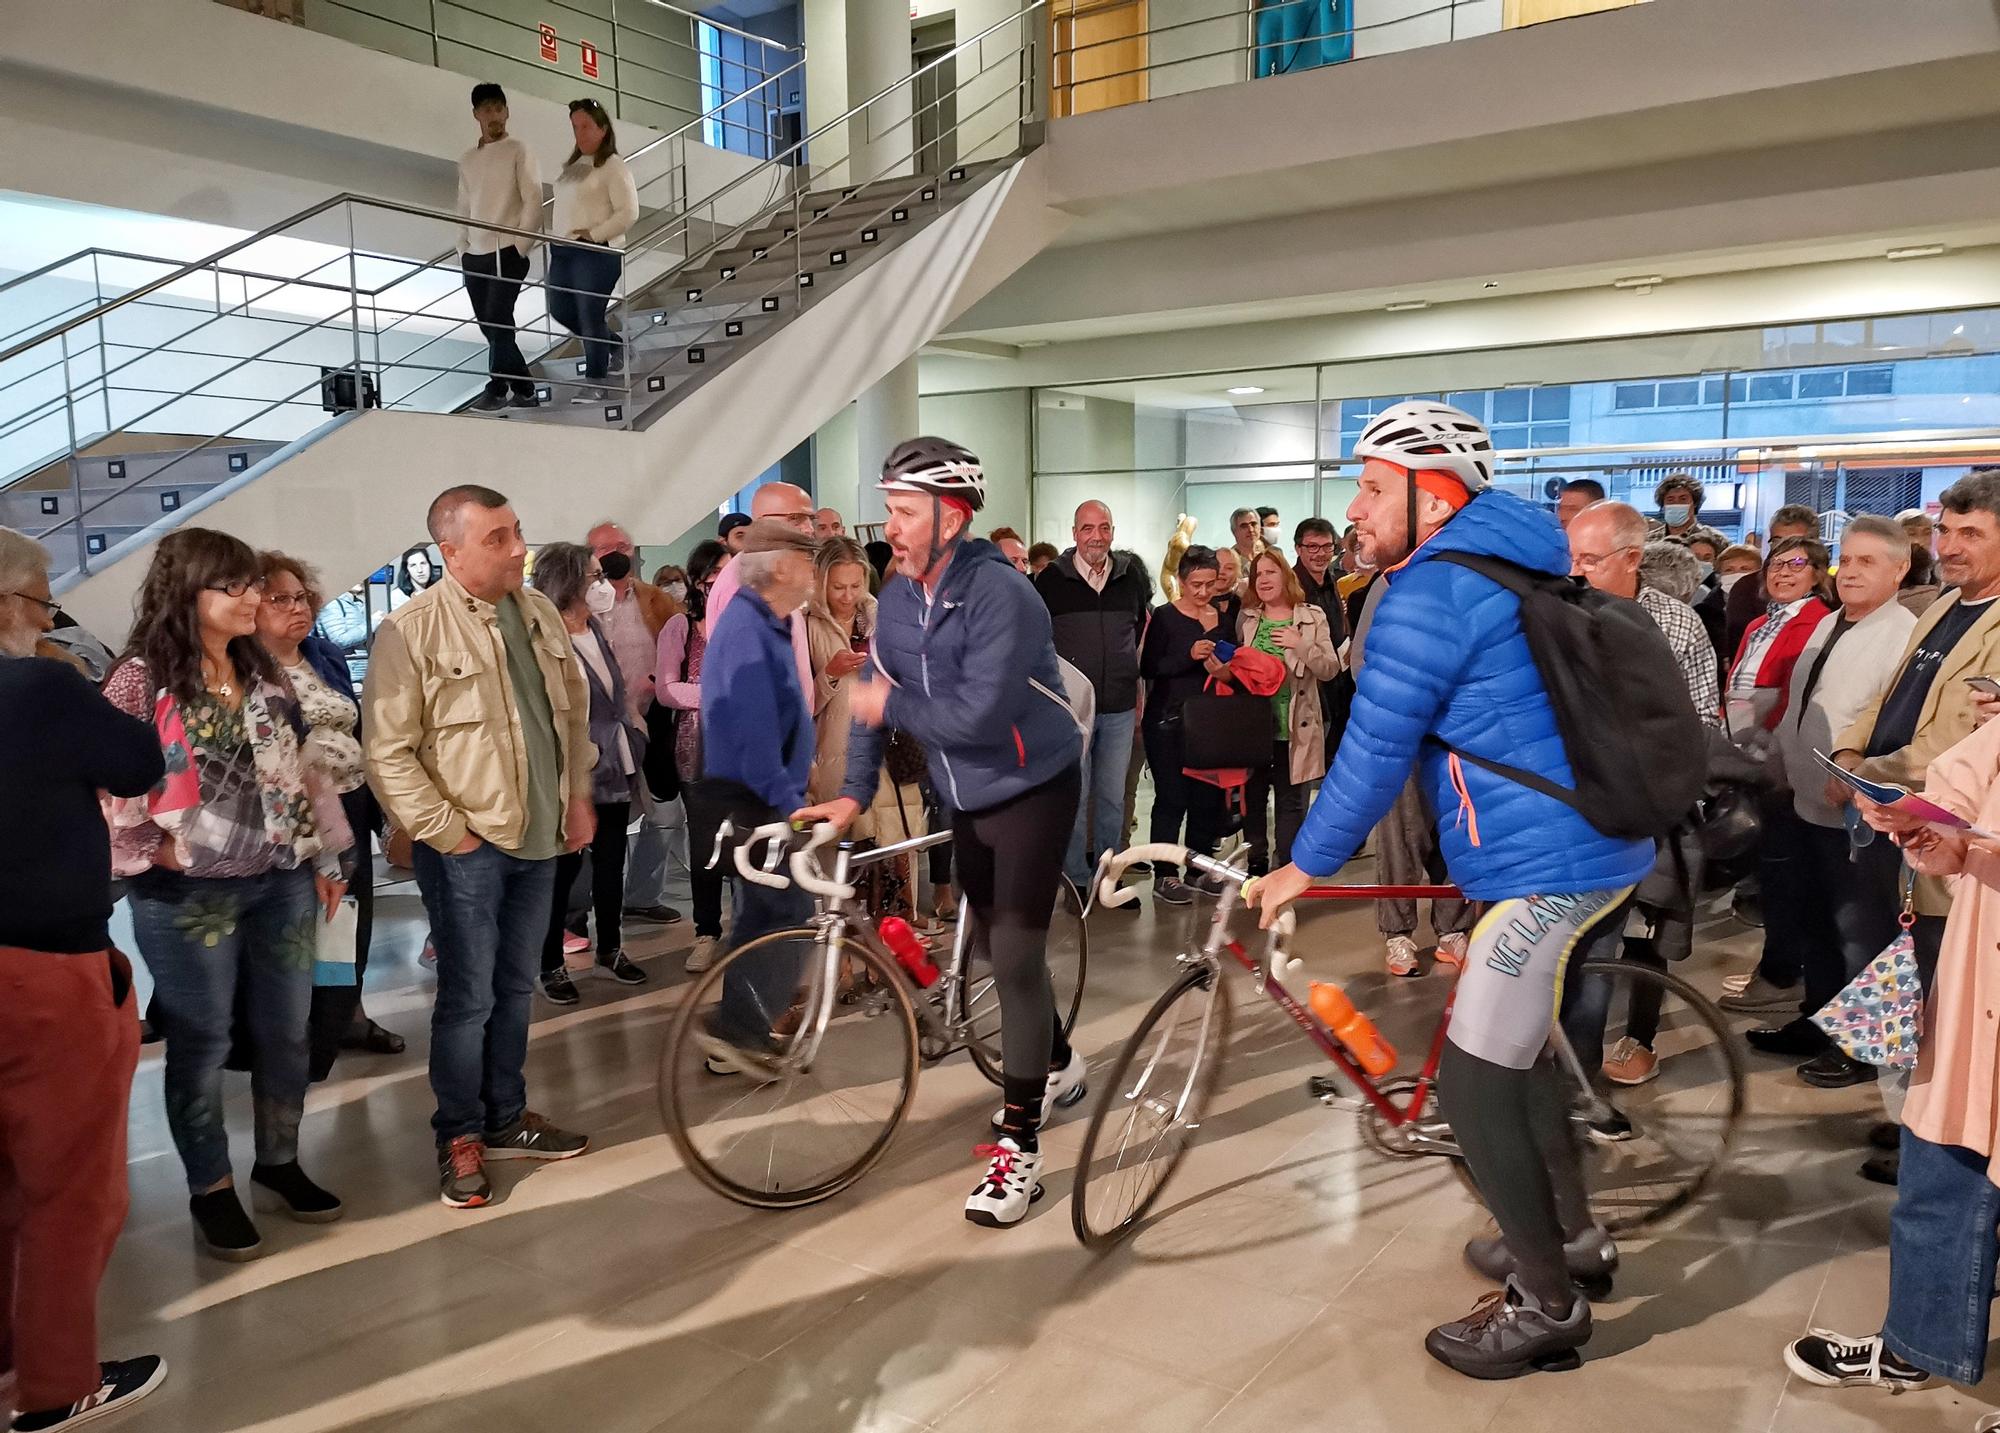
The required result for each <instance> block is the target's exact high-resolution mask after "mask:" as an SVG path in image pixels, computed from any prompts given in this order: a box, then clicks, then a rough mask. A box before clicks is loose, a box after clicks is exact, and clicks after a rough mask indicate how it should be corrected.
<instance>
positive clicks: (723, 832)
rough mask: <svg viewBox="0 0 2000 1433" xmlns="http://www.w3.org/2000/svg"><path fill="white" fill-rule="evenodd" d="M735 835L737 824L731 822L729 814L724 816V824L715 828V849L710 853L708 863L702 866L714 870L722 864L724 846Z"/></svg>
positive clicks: (707, 869) (704, 868) (706, 869)
mask: <svg viewBox="0 0 2000 1433" xmlns="http://www.w3.org/2000/svg"><path fill="white" fill-rule="evenodd" d="M735 835H736V826H735V824H734V823H733V822H731V821H730V819H729V818H728V817H727V816H725V817H723V818H722V824H721V825H720V826H718V827H716V828H715V849H714V850H713V851H710V852H709V853H708V864H707V865H706V866H704V867H702V869H703V870H705V871H712V870H714V869H715V868H716V867H717V866H719V865H721V864H722V848H723V847H724V846H725V845H727V844H728V843H729V841H730V839H731V838H732V837H734V836H735Z"/></svg>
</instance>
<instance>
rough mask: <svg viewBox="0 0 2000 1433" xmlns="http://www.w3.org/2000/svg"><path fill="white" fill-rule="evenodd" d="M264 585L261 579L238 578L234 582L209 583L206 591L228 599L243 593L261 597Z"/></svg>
mask: <svg viewBox="0 0 2000 1433" xmlns="http://www.w3.org/2000/svg"><path fill="white" fill-rule="evenodd" d="M264 585H265V584H264V579H263V578H261V577H249V578H244V577H239V578H237V579H236V580H235V581H234V582H211V583H209V584H208V590H209V591H210V592H220V593H223V594H225V595H226V596H230V597H241V596H242V595H243V594H244V593H246V592H252V591H254V592H257V593H259V594H260V595H261V594H262V592H263V591H264Z"/></svg>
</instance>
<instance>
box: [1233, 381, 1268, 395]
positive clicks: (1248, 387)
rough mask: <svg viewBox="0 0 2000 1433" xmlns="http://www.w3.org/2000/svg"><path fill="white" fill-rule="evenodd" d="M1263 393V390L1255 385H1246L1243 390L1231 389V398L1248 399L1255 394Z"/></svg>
mask: <svg viewBox="0 0 2000 1433" xmlns="http://www.w3.org/2000/svg"><path fill="white" fill-rule="evenodd" d="M1263 391H1264V390H1263V389H1261V388H1259V387H1257V386H1256V385H1255V384H1254V383H1246V384H1244V385H1243V386H1242V387H1241V388H1232V389H1230V390H1229V396H1230V397H1231V398H1248V397H1250V396H1251V395H1252V394H1253V393H1262V392H1263Z"/></svg>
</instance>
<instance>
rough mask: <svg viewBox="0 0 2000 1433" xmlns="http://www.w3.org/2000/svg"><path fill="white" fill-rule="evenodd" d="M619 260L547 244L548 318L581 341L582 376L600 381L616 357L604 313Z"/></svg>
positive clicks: (593, 251)
mask: <svg viewBox="0 0 2000 1433" xmlns="http://www.w3.org/2000/svg"><path fill="white" fill-rule="evenodd" d="M623 267H624V264H623V261H622V260H621V259H619V257H618V256H617V255H616V254H605V253H600V252H599V251H597V250H596V249H585V248H580V247H579V246H577V245H575V244H552V245H550V246H549V279H548V283H549V291H548V302H549V317H550V318H552V319H554V320H555V321H556V322H557V323H559V324H561V325H562V326H563V327H564V328H566V329H568V330H569V331H570V332H571V333H573V334H575V335H576V336H577V337H578V338H580V339H582V340H583V375H584V377H585V378H586V379H588V380H589V381H590V382H592V383H602V382H603V381H604V378H605V375H606V374H608V373H610V372H611V369H612V367H613V365H614V364H615V363H616V362H617V358H618V351H619V350H618V340H617V339H615V338H613V337H612V336H611V325H610V324H609V323H608V322H607V321H606V320H605V317H604V312H605V310H606V309H607V308H609V307H610V306H611V295H612V292H613V291H614V290H615V289H617V287H618V274H619V270H620V269H622V268H623Z"/></svg>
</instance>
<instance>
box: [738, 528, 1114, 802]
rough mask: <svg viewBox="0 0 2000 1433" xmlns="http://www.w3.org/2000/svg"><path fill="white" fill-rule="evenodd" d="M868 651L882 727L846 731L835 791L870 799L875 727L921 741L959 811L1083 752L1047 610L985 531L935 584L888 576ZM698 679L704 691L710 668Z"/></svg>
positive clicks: (1021, 786) (935, 780)
mask: <svg viewBox="0 0 2000 1433" xmlns="http://www.w3.org/2000/svg"><path fill="white" fill-rule="evenodd" d="M724 615H725V616H727V614H726V613H725V614H724ZM871 650H872V652H873V656H874V666H875V674H876V675H875V679H876V680H879V679H880V678H881V677H884V676H886V677H887V678H888V680H889V681H890V682H891V683H893V684H894V685H895V688H896V689H895V690H894V691H892V692H890V693H889V701H888V706H887V709H886V714H885V716H884V721H883V728H882V730H881V731H878V730H876V729H874V728H872V727H868V726H865V725H863V724H862V723H860V722H856V723H855V724H854V728H853V731H852V733H851V734H850V736H849V738H848V746H847V781H846V784H845V785H844V786H842V788H841V792H840V794H841V795H843V796H847V797H851V798H852V799H854V800H856V801H858V802H860V803H861V806H862V809H864V810H866V809H867V807H868V805H869V803H870V802H871V801H872V800H873V799H874V796H875V783H876V780H877V777H878V774H879V773H880V771H881V769H882V731H885V730H889V729H891V728H893V729H896V730H901V731H906V732H908V733H909V734H910V735H911V736H913V737H915V738H916V739H917V740H918V741H919V742H920V743H922V745H923V748H924V752H925V754H926V755H927V756H928V757H929V759H930V768H931V782H932V784H933V785H934V786H935V787H936V788H937V792H938V794H939V796H941V797H942V798H943V799H944V802H945V804H946V805H947V806H950V807H951V808H952V809H954V810H957V811H985V810H988V809H989V808H991V807H994V806H998V805H999V804H1000V803H1001V802H1003V801H1008V800H1011V799H1013V798H1014V797H1016V796H1019V795H1020V794H1021V793H1022V792H1024V791H1031V790H1033V789H1034V788H1035V787H1037V786H1040V785H1042V784H1043V783H1044V782H1047V781H1051V780H1053V779H1054V778H1056V777H1057V776H1059V775H1061V774H1062V773H1063V772H1064V771H1067V770H1068V769H1069V768H1070V767H1072V766H1075V765H1076V764H1077V763H1078V762H1079V761H1081V760H1082V759H1083V737H1082V734H1081V733H1079V732H1078V731H1077V727H1076V719H1075V718H1074V717H1073V716H1071V715H1070V709H1069V704H1068V702H1067V701H1066V700H1065V699H1064V697H1063V681H1062V672H1061V670H1060V668H1058V667H1057V665H1056V649H1055V642H1054V640H1053V638H1052V636H1051V629H1050V625H1049V609H1048V608H1047V607H1046V606H1044V605H1043V603H1042V599H1041V598H1040V597H1039V596H1037V595H1036V593H1035V588H1034V584H1033V583H1031V582H1029V581H1028V579H1027V578H1025V577H1023V576H1022V575H1021V574H1020V573H1019V572H1016V571H1015V570H1014V565H1013V564H1012V563H1011V562H1009V561H1008V560H1007V559H1006V557H1004V556H1003V555H1002V554H1001V552H1000V549H999V548H997V547H995V546H994V545H993V544H992V543H990V542H988V541H986V539H984V538H972V539H968V540H967V541H964V542H961V543H960V544H959V545H958V548H957V550H956V551H955V552H954V553H953V554H952V559H951V562H950V564H949V565H948V566H947V567H946V568H945V570H944V576H943V577H941V578H940V579H939V580H938V585H937V591H936V592H935V593H927V592H926V591H925V590H924V587H923V584H922V583H919V582H913V581H911V580H910V579H909V578H907V577H903V576H896V577H892V578H891V579H890V580H889V582H888V583H887V584H886V585H885V586H884V587H883V588H882V595H881V598H880V599H879V601H878V604H877V607H876V612H875V636H874V640H873V642H872V644H871ZM702 681H703V683H704V690H706V685H705V684H706V683H707V681H708V672H707V669H706V668H704V669H703V671H702ZM1050 839H1051V840H1061V839H1067V837H1066V834H1065V833H1061V832H1057V833H1052V834H1051V837H1050Z"/></svg>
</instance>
